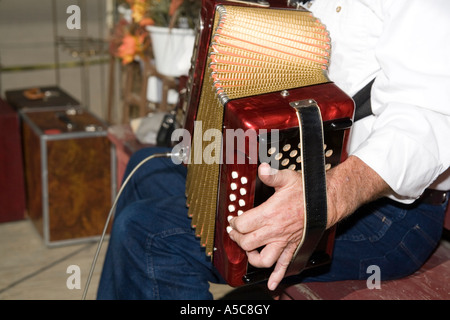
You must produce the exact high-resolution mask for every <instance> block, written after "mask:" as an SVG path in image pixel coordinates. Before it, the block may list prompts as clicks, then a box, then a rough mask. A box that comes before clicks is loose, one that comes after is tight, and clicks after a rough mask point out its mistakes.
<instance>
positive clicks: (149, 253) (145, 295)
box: [97, 148, 446, 300]
mask: <svg viewBox="0 0 450 320" xmlns="http://www.w3.org/2000/svg"><path fill="white" fill-rule="evenodd" d="M167 151H168V150H167V149H162V148H148V149H143V150H140V151H138V152H137V153H135V154H134V155H133V157H132V158H131V159H130V162H129V165H128V168H127V172H126V173H125V174H126V175H128V174H129V173H130V171H131V170H132V169H133V168H134V167H135V166H136V165H137V164H138V163H139V162H140V161H141V160H143V159H144V158H145V157H147V156H149V155H150V154H152V153H158V152H167ZM185 178H186V168H185V167H184V166H183V165H175V164H173V163H172V161H171V160H170V159H165V158H155V159H152V160H150V161H149V162H148V163H146V164H145V165H144V166H142V167H141V168H140V169H139V170H138V171H136V173H135V174H134V175H133V177H132V179H131V180H130V181H129V183H128V185H127V186H126V188H125V190H124V192H123V194H122V196H121V197H120V199H119V201H118V205H117V209H116V214H115V217H114V222H113V227H112V230H111V236H110V240H109V245H108V250H107V253H106V257H105V261H104V265H103V271H102V275H101V279H100V283H99V287H98V293H97V297H98V299H165V300H168V299H171V300H176V299H211V298H212V295H211V293H210V292H209V290H208V289H209V283H208V282H213V283H223V279H222V278H221V276H220V275H219V274H218V272H217V270H216V269H215V268H214V266H213V265H212V263H211V262H210V261H209V259H208V258H207V257H206V256H205V252H204V249H202V248H201V247H200V245H199V240H198V239H197V238H196V237H195V234H194V231H193V229H192V228H191V225H190V223H191V220H190V219H189V218H188V216H187V209H186V206H185V202H186V199H185V194H184V192H185ZM445 205H446V203H445V204H443V205H441V206H433V205H427V204H420V205H411V206H403V205H399V204H396V203H395V202H393V201H390V200H386V199H382V200H379V201H377V202H374V203H371V204H369V205H367V206H364V207H362V208H361V209H360V210H358V212H356V213H355V214H354V215H353V216H352V217H351V218H349V219H347V220H345V221H344V222H342V223H341V224H340V225H339V227H338V232H337V237H336V240H335V248H334V257H333V261H332V263H331V265H330V267H329V268H327V269H326V270H324V271H321V272H322V273H320V274H314V275H308V274H307V277H305V276H303V277H302V278H299V281H300V280H301V281H336V280H344V279H367V277H368V274H367V273H366V271H367V267H368V266H369V265H377V266H379V267H380V270H381V275H382V278H383V279H392V278H398V277H403V276H406V275H408V274H411V273H413V272H414V271H416V270H417V269H418V268H420V266H421V265H422V264H423V263H424V262H425V260H426V259H427V258H428V256H429V255H430V254H431V253H432V251H433V249H434V248H435V247H436V245H437V243H438V242H439V239H440V237H441V232H442V225H443V219H444V213H445ZM318 270H319V269H318ZM316 273H317V271H316Z"/></svg>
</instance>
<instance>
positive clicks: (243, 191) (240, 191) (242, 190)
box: [239, 188, 247, 196]
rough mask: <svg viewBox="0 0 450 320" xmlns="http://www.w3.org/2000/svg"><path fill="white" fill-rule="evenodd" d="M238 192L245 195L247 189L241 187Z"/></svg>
mask: <svg viewBox="0 0 450 320" xmlns="http://www.w3.org/2000/svg"><path fill="white" fill-rule="evenodd" d="M239 193H240V194H241V196H245V195H246V194H247V190H245V189H244V188H241V189H240V190H239Z"/></svg>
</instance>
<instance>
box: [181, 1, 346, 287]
mask: <svg viewBox="0 0 450 320" xmlns="http://www.w3.org/2000/svg"><path fill="white" fill-rule="evenodd" d="M329 53H330V38H329V35H328V32H327V30H326V28H325V27H324V25H322V24H321V22H320V21H319V20H318V19H316V18H315V17H314V16H313V15H312V14H311V13H310V12H309V11H307V10H305V9H303V8H302V7H300V6H299V5H293V6H291V5H290V4H289V2H288V3H286V2H285V1H278V0H276V1H270V3H268V2H265V1H258V2H250V1H218V0H203V4H202V11H201V17H200V20H199V26H198V31H197V37H196V41H195V47H194V53H193V57H192V64H191V65H192V67H191V70H190V74H189V78H188V81H187V93H186V98H185V100H184V101H183V111H184V113H185V119H184V128H185V129H186V131H187V132H189V134H190V135H189V137H190V139H183V144H182V145H183V148H184V151H187V152H186V155H187V157H186V158H185V159H186V160H185V163H186V165H187V168H188V174H187V181H186V196H187V206H188V207H189V210H188V214H189V216H190V217H191V218H192V227H193V228H194V229H195V232H196V235H197V236H198V238H199V241H200V243H201V245H202V246H203V247H204V248H205V254H206V256H207V257H209V258H210V259H212V261H213V264H214V265H215V267H216V268H217V269H218V271H219V272H220V273H221V275H222V276H223V278H224V279H225V280H226V281H227V283H228V284H229V285H231V286H241V285H244V284H247V283H253V282H256V281H260V280H264V279H265V278H266V277H267V276H268V275H269V274H270V269H268V270H266V269H258V268H254V267H252V266H251V265H250V264H249V263H248V261H247V258H246V254H245V252H244V251H243V250H242V249H241V248H240V247H239V246H238V245H237V244H236V243H235V242H234V241H232V240H231V239H230V238H229V236H228V233H227V232H226V228H227V226H228V222H227V217H228V216H230V215H232V216H233V215H240V214H242V213H245V211H246V210H248V209H250V208H252V207H255V206H257V205H259V204H260V203H262V202H264V201H265V200H267V199H268V197H270V196H271V194H272V193H273V190H272V189H271V188H270V187H268V186H265V185H264V184H262V183H261V181H260V180H259V178H258V174H257V168H258V165H259V164H260V163H262V162H267V163H269V164H270V165H271V166H272V167H274V168H277V169H280V170H282V169H286V170H296V171H298V172H301V173H302V177H303V179H304V181H309V182H308V184H309V185H310V188H311V190H312V191H311V192H309V194H310V195H311V196H310V199H309V200H308V201H309V204H310V206H311V208H312V209H311V210H309V212H305V230H304V240H302V244H301V245H299V248H298V250H297V252H296V254H295V257H294V259H293V261H292V263H291V265H292V267H291V266H290V267H289V268H288V273H287V275H291V274H298V273H300V272H301V271H302V270H305V269H308V268H311V267H313V266H316V265H323V264H325V263H328V262H329V261H330V259H331V254H332V248H333V240H334V229H328V230H327V229H326V195H325V191H326V186H325V171H326V170H328V169H329V168H331V167H333V166H335V165H337V164H338V163H340V162H341V161H343V160H344V159H345V158H346V157H347V154H346V151H345V150H346V141H347V138H348V134H349V130H350V127H351V125H352V120H353V114H354V102H353V100H352V99H351V98H350V97H349V96H347V95H346V94H345V93H344V92H343V91H341V90H340V89H339V88H338V87H337V86H336V85H335V84H333V83H332V82H331V81H330V80H329V79H328V77H327V74H326V72H327V68H328V60H329ZM309 123H311V124H309ZM186 140H188V141H186ZM307 159H309V160H307ZM307 161H308V162H309V164H308V163H307ZM309 167H311V168H312V169H309ZM314 172H317V173H314ZM316 176H318V177H319V180H321V182H320V183H318V182H317V181H316V180H317V179H316V178H315V177H316ZM306 177H307V179H306ZM304 184H305V182H304ZM316 191H317V192H316ZM305 193H306V192H305ZM300 194H301V193H300V192H299V196H300ZM316 194H317V195H316Z"/></svg>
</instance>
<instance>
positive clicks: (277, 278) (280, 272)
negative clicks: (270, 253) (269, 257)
mask: <svg viewBox="0 0 450 320" xmlns="http://www.w3.org/2000/svg"><path fill="white" fill-rule="evenodd" d="M293 253H294V251H293V250H292V249H291V247H289V248H286V249H285V250H284V251H283V252H282V253H281V255H280V257H279V259H278V261H277V264H276V265H275V268H274V270H273V271H272V273H271V275H270V277H269V280H268V281H267V287H268V288H269V290H272V291H273V290H275V289H276V288H277V287H278V285H279V284H280V282H281V280H283V278H284V276H285V274H286V270H287V268H288V267H289V264H290V263H291V260H292V256H293Z"/></svg>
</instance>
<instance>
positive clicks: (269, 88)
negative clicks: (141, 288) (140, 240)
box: [186, 5, 330, 256]
mask: <svg viewBox="0 0 450 320" xmlns="http://www.w3.org/2000/svg"><path fill="white" fill-rule="evenodd" d="M213 30H214V31H213V34H212V35H211V44H210V46H209V49H208V50H209V54H208V58H207V64H206V65H207V66H208V67H207V69H208V68H209V70H206V71H205V75H204V77H203V83H202V84H201V88H202V89H201V96H200V102H199V105H198V110H197V115H196V122H197V123H201V126H198V125H197V127H194V133H193V139H192V144H191V150H190V161H189V164H188V177H187V183H186V194H187V205H188V206H189V216H190V217H192V227H194V228H195V230H196V235H197V236H198V237H199V238H200V239H201V244H202V246H204V247H205V249H206V254H207V255H209V256H212V252H213V250H214V229H215V213H216V207H217V195H218V183H214V182H217V181H218V179H219V172H220V165H219V161H218V162H217V163H212V164H207V163H204V161H202V159H201V157H202V154H203V146H202V137H203V136H204V133H205V132H206V131H207V130H209V129H217V130H220V131H222V126H223V113H224V105H225V104H226V103H227V102H228V101H229V100H233V99H239V98H243V97H249V96H254V95H258V94H262V93H268V92H275V91H281V90H286V89H291V88H299V87H304V86H310V85H315V84H320V83H325V82H329V79H328V78H327V76H326V72H325V71H326V70H327V67H328V58H329V51H330V38H329V35H328V32H327V31H326V29H325V27H324V26H323V25H322V24H321V23H320V21H318V20H317V19H316V18H315V17H313V16H312V14H311V13H310V12H308V11H298V10H278V9H263V8H252V7H239V6H225V5H218V6H217V7H216V12H215V17H214V25H213ZM208 71H209V72H208ZM221 143H222V141H215V140H214V141H212V142H208V148H211V150H220V149H221ZM220 157H221V155H220V154H216V158H217V159H218V160H221V158H220Z"/></svg>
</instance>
